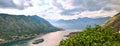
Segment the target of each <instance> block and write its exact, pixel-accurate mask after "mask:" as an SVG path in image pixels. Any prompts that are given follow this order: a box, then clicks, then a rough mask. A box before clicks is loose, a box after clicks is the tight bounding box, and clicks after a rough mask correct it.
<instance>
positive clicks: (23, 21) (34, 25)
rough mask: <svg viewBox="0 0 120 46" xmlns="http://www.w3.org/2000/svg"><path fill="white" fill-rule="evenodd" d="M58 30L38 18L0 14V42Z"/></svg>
mask: <svg viewBox="0 0 120 46" xmlns="http://www.w3.org/2000/svg"><path fill="white" fill-rule="evenodd" d="M56 30H59V29H58V28H56V27H54V26H52V25H51V24H50V23H49V22H48V21H46V20H45V19H43V18H40V17H38V16H24V15H9V14H0V42H2V41H6V40H16V39H22V38H26V37H32V36H35V35H38V34H40V33H47V32H51V31H56Z"/></svg>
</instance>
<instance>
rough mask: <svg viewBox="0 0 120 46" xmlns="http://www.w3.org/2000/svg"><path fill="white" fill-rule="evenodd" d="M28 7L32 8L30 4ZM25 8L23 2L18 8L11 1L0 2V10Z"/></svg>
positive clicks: (0, 0) (2, 0)
mask: <svg viewBox="0 0 120 46" xmlns="http://www.w3.org/2000/svg"><path fill="white" fill-rule="evenodd" d="M21 1H22V0H21ZM27 1H30V0H27ZM29 6H32V4H31V3H29ZM26 7H27V6H24V2H21V5H19V6H18V5H16V4H15V3H14V2H13V0H0V8H15V9H24V8H26Z"/></svg>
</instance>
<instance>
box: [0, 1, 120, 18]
mask: <svg viewBox="0 0 120 46" xmlns="http://www.w3.org/2000/svg"><path fill="white" fill-rule="evenodd" d="M119 11H120V1H119V0H0V13H8V14H16V15H38V16H40V17H43V18H45V19H54V20H59V19H64V20H70V19H77V18H82V17H89V18H97V17H108V16H113V15H115V14H117V13H118V12H119Z"/></svg>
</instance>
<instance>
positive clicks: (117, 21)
mask: <svg viewBox="0 0 120 46" xmlns="http://www.w3.org/2000/svg"><path fill="white" fill-rule="evenodd" d="M103 27H110V28H112V29H113V30H115V31H119V30H120V13H118V14H116V15H115V16H113V17H112V18H110V19H109V20H108V21H107V22H106V23H105V24H103Z"/></svg>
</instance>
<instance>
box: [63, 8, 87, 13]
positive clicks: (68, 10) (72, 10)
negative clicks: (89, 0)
mask: <svg viewBox="0 0 120 46" xmlns="http://www.w3.org/2000/svg"><path fill="white" fill-rule="evenodd" d="M85 10H86V9H83V8H74V9H65V10H63V12H61V14H62V15H75V14H76V12H82V11H85Z"/></svg>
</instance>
